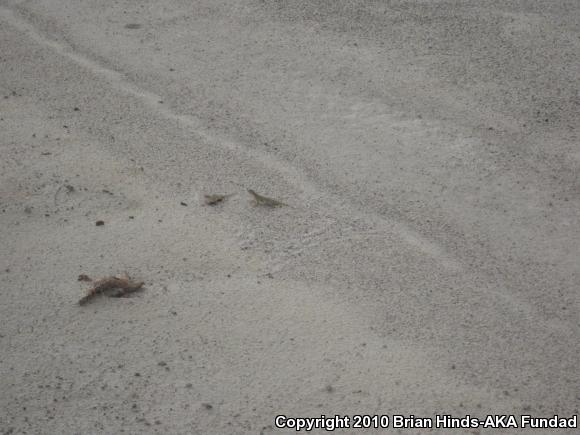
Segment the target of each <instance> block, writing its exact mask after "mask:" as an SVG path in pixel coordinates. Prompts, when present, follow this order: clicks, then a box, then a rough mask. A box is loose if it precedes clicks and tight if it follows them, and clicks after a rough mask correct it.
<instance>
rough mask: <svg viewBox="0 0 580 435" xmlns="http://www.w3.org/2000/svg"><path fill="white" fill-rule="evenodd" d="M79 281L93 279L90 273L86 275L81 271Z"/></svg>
mask: <svg viewBox="0 0 580 435" xmlns="http://www.w3.org/2000/svg"><path fill="white" fill-rule="evenodd" d="M77 281H92V279H91V278H90V277H89V276H88V275H85V274H84V273H81V274H80V275H79V277H78V279H77Z"/></svg>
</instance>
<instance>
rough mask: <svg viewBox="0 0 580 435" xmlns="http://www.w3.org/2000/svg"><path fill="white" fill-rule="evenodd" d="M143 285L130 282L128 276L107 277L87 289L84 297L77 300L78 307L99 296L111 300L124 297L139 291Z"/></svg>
mask: <svg viewBox="0 0 580 435" xmlns="http://www.w3.org/2000/svg"><path fill="white" fill-rule="evenodd" d="M143 284H145V283H144V282H142V281H138V282H137V281H132V280H131V279H130V278H129V277H128V276H125V277H124V278H118V277H116V276H109V277H107V278H103V279H100V280H98V281H96V282H95V284H94V285H93V287H92V288H91V289H89V291H88V292H87V294H86V296H84V297H83V298H81V300H79V305H85V304H86V303H87V302H89V301H91V300H92V299H94V298H95V297H96V296H99V295H105V296H108V297H113V298H121V297H125V296H126V295H128V294H129V293H133V292H136V291H138V290H140V289H141V288H142V287H143Z"/></svg>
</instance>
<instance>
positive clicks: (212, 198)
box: [204, 193, 235, 205]
mask: <svg viewBox="0 0 580 435" xmlns="http://www.w3.org/2000/svg"><path fill="white" fill-rule="evenodd" d="M234 195H235V193H229V194H226V195H221V194H219V193H214V194H212V195H204V198H205V200H204V203H205V205H216V204H219V203H220V202H222V201H224V200H226V199H227V198H229V197H230V196H234Z"/></svg>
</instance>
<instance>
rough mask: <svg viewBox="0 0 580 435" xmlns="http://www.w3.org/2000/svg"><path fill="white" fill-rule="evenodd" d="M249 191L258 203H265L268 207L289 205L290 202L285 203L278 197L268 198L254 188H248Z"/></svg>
mask: <svg viewBox="0 0 580 435" xmlns="http://www.w3.org/2000/svg"><path fill="white" fill-rule="evenodd" d="M248 193H250V195H252V196H253V197H254V201H255V202H256V205H263V206H266V207H288V204H284V203H283V202H280V201H278V200H276V199H272V198H268V197H267V196H262V195H259V194H257V193H256V192H254V191H253V190H252V189H248Z"/></svg>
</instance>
